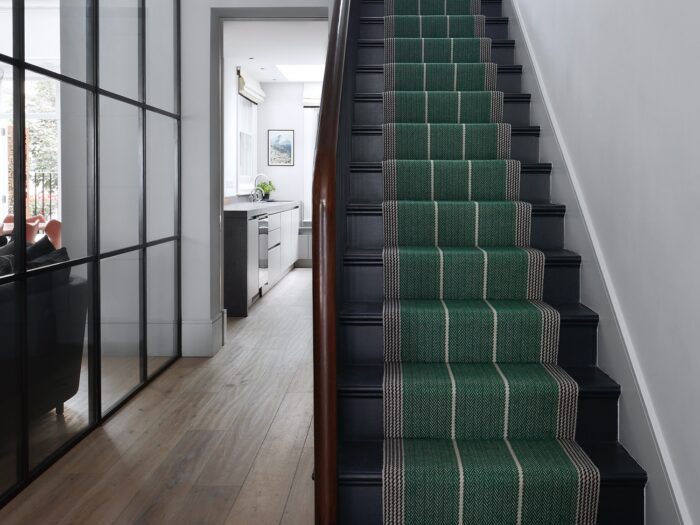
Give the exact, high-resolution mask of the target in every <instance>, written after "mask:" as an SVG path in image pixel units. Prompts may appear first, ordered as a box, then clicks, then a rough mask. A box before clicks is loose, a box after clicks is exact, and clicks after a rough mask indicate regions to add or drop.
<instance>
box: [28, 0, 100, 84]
mask: <svg viewBox="0 0 700 525" xmlns="http://www.w3.org/2000/svg"><path fill="white" fill-rule="evenodd" d="M87 3H88V2H87V0H25V3H24V5H25V8H24V16H25V53H26V57H27V62H30V63H32V64H36V65H38V66H41V67H44V68H46V69H50V70H51V71H56V72H57V73H62V74H64V75H66V76H69V77H73V78H76V79H78V80H83V81H84V80H85V79H86V78H87V32H88V24H89V19H88V8H87Z"/></svg>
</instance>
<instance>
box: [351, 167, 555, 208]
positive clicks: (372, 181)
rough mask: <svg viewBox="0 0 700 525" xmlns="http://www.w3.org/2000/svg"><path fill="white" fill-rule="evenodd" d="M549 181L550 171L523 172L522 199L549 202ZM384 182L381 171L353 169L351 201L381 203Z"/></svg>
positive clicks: (521, 178)
mask: <svg viewBox="0 0 700 525" xmlns="http://www.w3.org/2000/svg"><path fill="white" fill-rule="evenodd" d="M549 181H550V174H549V172H548V171H542V172H539V173H533V172H528V173H523V174H522V175H521V177H520V199H521V200H523V201H526V202H535V203H545V202H549V200H550V193H549ZM383 184H384V181H383V177H382V173H381V171H366V170H363V171H351V172H350V176H349V177H348V185H349V191H350V194H349V201H350V202H352V203H364V204H379V203H381V202H382V200H383V199H384V186H383Z"/></svg>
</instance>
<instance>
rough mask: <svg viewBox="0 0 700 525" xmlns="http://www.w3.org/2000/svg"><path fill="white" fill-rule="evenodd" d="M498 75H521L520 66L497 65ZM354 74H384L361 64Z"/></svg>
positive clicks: (377, 68)
mask: <svg viewBox="0 0 700 525" xmlns="http://www.w3.org/2000/svg"><path fill="white" fill-rule="evenodd" d="M497 69H498V73H522V72H523V65H522V64H497ZM355 72H356V73H384V65H383V64H381V65H375V64H361V65H358V66H355Z"/></svg>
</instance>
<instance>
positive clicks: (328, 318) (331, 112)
mask: <svg viewBox="0 0 700 525" xmlns="http://www.w3.org/2000/svg"><path fill="white" fill-rule="evenodd" d="M350 1H351V0H335V2H333V6H332V9H333V13H332V15H331V24H330V32H329V36H328V54H327V56H326V71H325V76H324V79H323V92H322V95H321V110H320V116H319V128H318V141H317V143H316V163H315V167H314V183H313V204H312V206H313V211H312V229H313V230H312V231H313V237H312V250H313V254H312V256H313V310H314V480H315V484H314V495H315V500H314V504H315V517H316V518H315V519H316V524H317V525H335V524H336V523H337V520H338V401H337V392H336V300H337V297H336V184H335V183H336V169H337V150H338V134H339V133H338V129H339V127H340V106H341V99H342V87H343V74H344V70H345V53H346V47H347V40H348V20H349V17H350Z"/></svg>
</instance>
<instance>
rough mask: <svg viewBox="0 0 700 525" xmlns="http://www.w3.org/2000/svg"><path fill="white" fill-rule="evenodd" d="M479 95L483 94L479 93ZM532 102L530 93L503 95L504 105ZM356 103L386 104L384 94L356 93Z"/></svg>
mask: <svg viewBox="0 0 700 525" xmlns="http://www.w3.org/2000/svg"><path fill="white" fill-rule="evenodd" d="M496 91H497V90H496ZM398 93H424V91H399V92H398ZM431 93H454V91H445V92H441V91H432V92H431ZM477 93H481V91H478V92H477ZM531 101H532V94H530V93H503V102H504V103H511V104H512V103H516V102H520V103H526V102H527V103H529V102H531ZM355 102H384V94H383V93H355Z"/></svg>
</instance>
